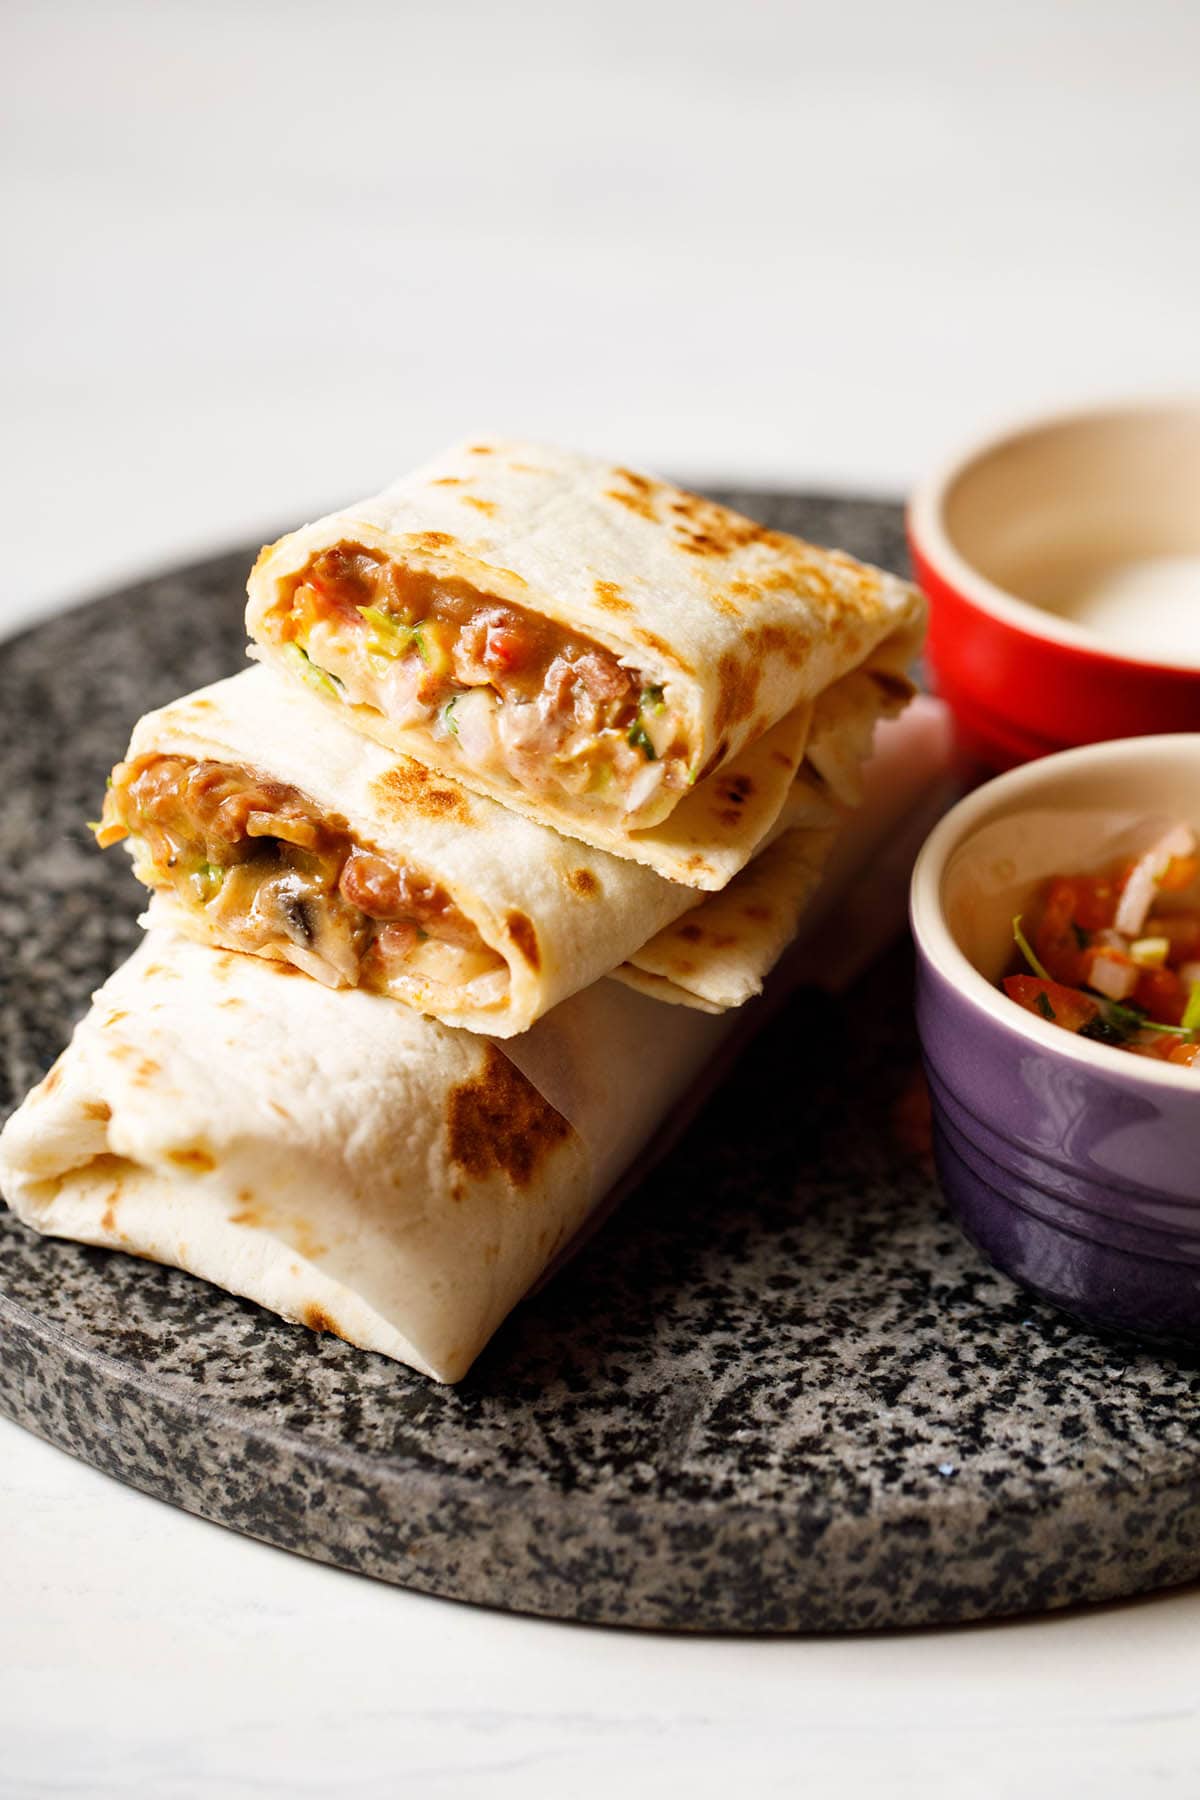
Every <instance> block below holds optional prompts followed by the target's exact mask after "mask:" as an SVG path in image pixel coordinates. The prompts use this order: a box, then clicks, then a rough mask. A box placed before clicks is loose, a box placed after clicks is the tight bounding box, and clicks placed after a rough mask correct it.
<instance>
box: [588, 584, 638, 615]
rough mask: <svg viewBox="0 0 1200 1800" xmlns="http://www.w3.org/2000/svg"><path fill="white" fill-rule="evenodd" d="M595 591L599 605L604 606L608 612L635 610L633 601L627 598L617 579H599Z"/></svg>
mask: <svg viewBox="0 0 1200 1800" xmlns="http://www.w3.org/2000/svg"><path fill="white" fill-rule="evenodd" d="M594 592H595V595H596V603H597V605H598V606H603V607H604V608H605V610H606V611H607V612H626V613H627V612H632V611H633V602H632V601H630V600H627V599H626V598H625V596H624V594H623V593H622V592H621V588H620V585H619V583H617V582H615V581H597V582H596V583H595V584H594Z"/></svg>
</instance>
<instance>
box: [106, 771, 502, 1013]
mask: <svg viewBox="0 0 1200 1800" xmlns="http://www.w3.org/2000/svg"><path fill="white" fill-rule="evenodd" d="M96 836H97V841H98V842H99V843H100V844H101V845H102V846H104V847H107V846H108V845H109V844H115V843H118V842H119V841H120V840H121V839H122V838H124V837H126V836H132V837H135V838H136V839H137V840H138V848H139V849H143V848H144V856H145V859H146V861H147V862H148V865H149V866H148V868H142V867H139V873H140V874H141V875H142V877H143V879H146V880H148V881H149V882H150V884H151V885H152V886H154V887H163V888H169V889H170V890H172V891H173V892H174V893H175V895H176V896H177V897H178V898H179V899H180V900H182V901H183V902H184V903H185V904H186V905H187V906H188V907H189V908H191V909H192V910H197V909H199V910H201V911H203V912H204V913H206V914H207V916H208V917H209V919H210V921H211V923H212V924H213V925H214V926H215V927H217V929H218V930H219V931H220V933H221V936H222V938H223V940H224V941H227V942H229V943H231V944H232V945H233V946H234V947H236V948H242V949H246V950H251V951H259V952H261V951H263V950H269V951H273V952H275V953H277V954H281V955H283V956H284V957H285V959H286V960H288V961H291V962H295V963H296V964H297V966H299V967H300V968H303V969H304V970H305V971H306V972H307V973H309V974H311V975H314V976H315V977H316V978H317V979H318V980H320V981H324V982H325V983H326V984H327V985H329V986H333V987H341V986H362V987H370V988H375V989H378V990H382V991H386V989H387V987H388V984H389V981H390V979H391V978H393V977H394V976H395V975H396V974H397V973H399V972H401V971H402V970H403V969H404V967H405V965H407V964H410V963H412V962H414V960H415V962H416V963H417V964H418V965H419V964H420V962H421V961H422V950H423V948H424V947H425V946H426V945H427V943H430V944H433V945H437V946H445V947H446V948H447V949H448V950H449V951H450V952H451V955H450V958H449V960H448V964H447V967H446V969H445V973H446V974H447V975H449V976H450V977H451V978H453V979H457V980H459V981H462V980H469V979H471V978H472V976H473V975H475V974H480V973H488V972H491V971H492V970H502V969H503V967H504V963H503V960H502V959H501V958H500V957H499V956H497V955H496V953H495V952H494V951H492V950H491V949H489V947H488V946H487V945H485V944H484V942H483V939H482V938H481V937H480V935H479V932H478V931H477V930H476V928H475V926H474V925H472V924H471V922H470V920H469V919H467V918H466V917H465V916H464V914H463V913H462V912H461V911H460V910H459V908H458V907H457V906H456V905H455V904H454V902H453V900H452V899H451V898H450V896H449V894H448V893H447V892H446V890H445V889H444V888H443V887H441V886H440V885H439V884H438V883H437V882H436V881H433V880H431V879H430V878H429V877H428V876H426V875H424V874H422V873H420V872H419V871H418V870H414V869H412V868H410V867H409V866H408V865H406V864H405V863H403V862H398V861H396V860H395V859H394V858H392V857H390V856H384V855H380V854H378V853H377V852H376V851H374V850H369V849H366V848H364V847H363V846H362V845H360V844H358V843H356V842H355V840H354V838H353V837H352V836H351V834H350V831H349V828H348V827H347V825H346V822H345V820H344V819H341V818H338V817H324V818H320V817H316V816H314V812H313V808H312V805H311V803H310V802H308V801H307V800H306V799H305V797H304V796H303V794H301V793H300V792H299V791H298V790H297V789H296V788H294V787H290V786H288V785H287V784H286V783H284V782H280V781H268V780H264V779H262V778H261V777H260V776H257V775H255V774H253V773H252V772H251V771H250V770H248V769H245V768H241V767H239V766H238V765H236V764H230V763H221V762H210V761H200V760H196V759H194V758H192V757H186V756H167V755H148V756H141V757H138V758H136V759H135V760H134V761H132V762H128V763H120V764H118V766H117V768H116V769H115V770H114V771H113V778H112V784H111V786H110V787H109V789H108V793H107V795H106V796H105V801H104V811H103V814H102V817H101V822H100V826H99V828H98V830H97V833H96ZM141 860H142V859H141V858H139V863H140V862H141ZM425 960H426V961H428V958H427V957H426V958H425ZM443 961H444V962H446V961H447V959H445V958H443Z"/></svg>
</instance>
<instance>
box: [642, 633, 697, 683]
mask: <svg viewBox="0 0 1200 1800" xmlns="http://www.w3.org/2000/svg"><path fill="white" fill-rule="evenodd" d="M633 635H634V637H635V638H636V639H637V641H638V643H639V644H645V645H647V646H648V648H649V649H651V650H657V651H658V654H659V655H660V656H663V657H665V658H666V659H667V661H668V662H673V663H674V664H675V667H676V668H677V669H683V670H684V671H685V672H686V673H688V674H690V673H691V664H690V663H686V662H684V660H683V658H682V657H681V656H678V655H677V654H676V652H675V651H674V650H672V648H671V646H670V644H668V643H667V640H666V639H665V638H660V637H659V635H658V633H657V632H656V631H645V630H643V628H642V627H641V626H640V625H635V626H634V630H633Z"/></svg>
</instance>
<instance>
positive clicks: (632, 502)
mask: <svg viewBox="0 0 1200 1800" xmlns="http://www.w3.org/2000/svg"><path fill="white" fill-rule="evenodd" d="M604 497H605V499H606V500H615V501H616V502H617V503H618V505H620V506H625V507H628V509H629V511H630V512H631V513H637V515H638V517H639V518H640V519H648V520H649V521H650V523H651V525H657V524H658V514H657V513H656V512H655V510H654V508H653V506H652V505H651V504H650V502H649V500H648V499H647V498H646V496H645V495H644V494H638V493H632V494H627V493H625V492H624V491H623V490H622V489H621V488H605V490H604Z"/></svg>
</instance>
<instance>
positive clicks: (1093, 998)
mask: <svg viewBox="0 0 1200 1800" xmlns="http://www.w3.org/2000/svg"><path fill="white" fill-rule="evenodd" d="M1013 938H1014V941H1015V944H1016V955H1017V957H1018V958H1019V960H1020V963H1021V969H1020V972H1019V973H1014V974H1010V975H1006V976H1004V977H1003V978H1002V981H1001V986H1002V987H1003V989H1004V992H1005V993H1006V994H1007V995H1008V997H1009V999H1010V1000H1015V1001H1016V1003H1017V1005H1018V1006H1023V1007H1024V1008H1025V1010H1026V1011H1027V1012H1032V1013H1036V1014H1037V1015H1038V1017H1039V1018H1042V1019H1045V1020H1046V1021H1047V1022H1048V1023H1050V1024H1052V1025H1057V1026H1059V1027H1060V1028H1061V1029H1062V1030H1064V1031H1072V1032H1075V1033H1076V1035H1077V1036H1079V1037H1084V1038H1091V1039H1094V1040H1095V1041H1096V1042H1098V1043H1102V1044H1111V1045H1112V1046H1113V1047H1114V1048H1116V1049H1119V1050H1128V1051H1131V1052H1132V1053H1133V1055H1135V1056H1149V1057H1154V1058H1156V1059H1158V1060H1159V1061H1161V1062H1169V1063H1175V1064H1177V1065H1181V1066H1183V1067H1185V1068H1190V1069H1194V1070H1195V1071H1196V1073H1197V1075H1200V851H1198V847H1197V842H1196V837H1195V834H1194V833H1193V832H1192V831H1190V830H1189V829H1188V827H1187V826H1184V825H1180V826H1175V827H1173V828H1172V829H1171V830H1170V831H1169V832H1167V833H1166V834H1165V835H1164V836H1163V837H1161V838H1160V839H1159V840H1158V842H1157V843H1156V844H1154V845H1153V847H1152V848H1151V849H1150V850H1148V851H1146V853H1145V854H1144V855H1143V856H1140V857H1138V858H1136V859H1135V860H1132V861H1129V860H1127V861H1125V862H1122V863H1117V864H1114V865H1112V866H1110V867H1109V868H1107V869H1105V870H1104V871H1103V872H1101V873H1100V874H1089V875H1053V876H1051V877H1050V879H1049V880H1048V881H1047V882H1046V883H1045V884H1044V886H1043V888H1042V890H1041V893H1040V894H1039V896H1038V900H1037V905H1036V908H1035V909H1034V910H1033V912H1032V913H1031V916H1030V922H1029V924H1028V925H1027V926H1026V925H1025V924H1024V923H1023V921H1022V919H1021V918H1020V917H1018V918H1016V919H1014V920H1013Z"/></svg>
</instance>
